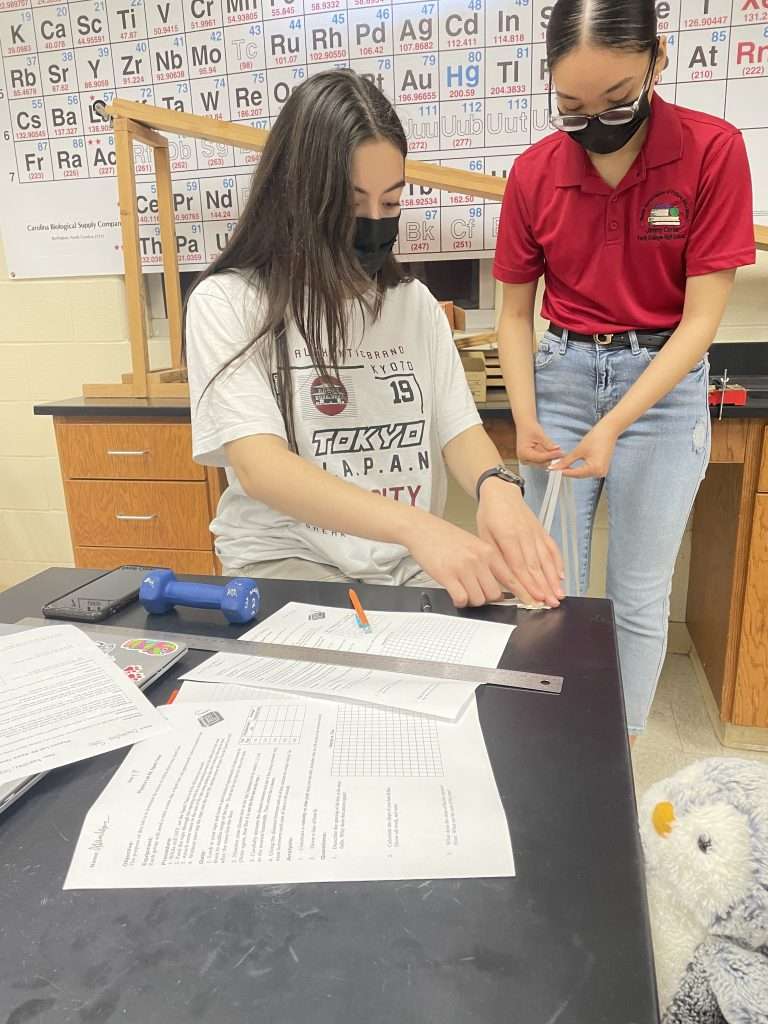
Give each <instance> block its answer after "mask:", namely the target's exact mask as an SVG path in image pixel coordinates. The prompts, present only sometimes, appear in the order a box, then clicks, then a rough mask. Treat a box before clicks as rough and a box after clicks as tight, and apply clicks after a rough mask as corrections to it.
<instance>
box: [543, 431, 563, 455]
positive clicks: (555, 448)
mask: <svg viewBox="0 0 768 1024" xmlns="http://www.w3.org/2000/svg"><path fill="white" fill-rule="evenodd" d="M541 444H542V445H543V446H544V447H545V448H546V449H547V451H549V452H561V451H562V450H563V449H562V448H561V447H560V445H559V444H556V443H555V442H554V441H553V440H552V438H551V437H549V436H548V435H547V434H542V435H541Z"/></svg>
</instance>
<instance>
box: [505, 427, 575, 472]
mask: <svg viewBox="0 0 768 1024" xmlns="http://www.w3.org/2000/svg"><path fill="white" fill-rule="evenodd" d="M563 454H564V453H563V450H562V448H561V447H560V445H558V444H555V442H554V441H553V440H552V438H551V437H548V436H547V435H546V434H545V433H544V430H543V429H542V427H541V424H540V423H538V422H536V421H534V422H533V423H530V424H523V425H521V426H518V427H517V458H518V461H519V462H522V463H524V464H527V465H532V466H540V465H546V464H548V463H550V462H552V460H553V459H559V458H561V457H562V456H563Z"/></svg>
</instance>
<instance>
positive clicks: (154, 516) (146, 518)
mask: <svg viewBox="0 0 768 1024" xmlns="http://www.w3.org/2000/svg"><path fill="white" fill-rule="evenodd" d="M159 518H160V517H159V516H158V514H157V512H153V513H152V515H149V516H126V515H123V514H122V513H120V512H116V513H115V519H122V520H131V521H133V522H141V523H148V522H149V521H150V519H159Z"/></svg>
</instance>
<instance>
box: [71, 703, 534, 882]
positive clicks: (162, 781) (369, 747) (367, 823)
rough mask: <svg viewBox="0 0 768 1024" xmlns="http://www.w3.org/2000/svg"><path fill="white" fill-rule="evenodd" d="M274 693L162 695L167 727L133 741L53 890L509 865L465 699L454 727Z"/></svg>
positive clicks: (466, 872)
mask: <svg viewBox="0 0 768 1024" xmlns="http://www.w3.org/2000/svg"><path fill="white" fill-rule="evenodd" d="M185 685H187V684H185ZM182 692H183V690H182ZM276 696H277V697H278V700H276V701H274V702H270V698H269V696H267V697H265V698H264V699H263V700H261V701H259V702H253V701H239V700H233V701H227V700H223V701H219V702H211V703H176V704H173V705H172V706H170V707H167V708H164V709H163V714H164V715H166V717H167V719H168V721H169V722H170V723H171V724H172V726H173V730H172V732H170V733H169V734H168V735H166V736H162V737H158V738H157V739H152V740H148V741H147V742H145V743H140V744H138V745H137V746H135V747H134V748H133V750H131V751H130V753H129V754H128V756H127V757H126V759H125V761H124V762H123V764H122V765H121V767H120V768H119V769H118V770H117V772H116V773H115V775H114V776H113V778H112V780H111V782H110V783H109V784H108V785H107V787H106V788H105V790H104V791H103V793H102V794H101V796H100V797H99V799H98V800H97V801H96V803H95V804H94V805H93V807H92V808H91V810H90V811H89V812H88V814H87V816H86V819H85V823H84V825H83V829H82V832H81V834H80V837H79V839H78V842H77V846H76V848H75V853H74V856H73V859H72V863H71V865H70V869H69V872H68V874H67V878H66V881H65V884H64V888H65V889H102V888H107V889H110V888H120V889H126V888H161V887H181V886H196V885H206V886H207V885H257V884H270V883H288V884H293V883H298V882H322V881H326V882H338V881H355V880H357V881H370V880H377V879H409V878H424V879H435V878H466V877H491V876H511V875H514V860H513V855H512V847H511V843H510V838H509V830H508V827H507V820H506V816H505V814H504V810H503V807H502V804H501V800H500V797H499V794H498V790H497V788H496V784H495V781H494V778H493V772H492V770H491V765H490V761H489V759H488V754H487V751H486V749H485V742H484V740H483V734H482V731H481V728H480V721H479V718H478V714H477V706H476V703H475V702H474V701H472V703H471V705H470V707H469V708H468V709H467V711H466V713H465V714H464V715H463V717H462V718H461V719H460V720H459V721H458V722H457V723H450V724H449V723H445V722H441V721H439V720H437V719H434V718H427V717H425V716H423V715H411V714H407V713H404V712H397V711H385V710H383V709H381V708H374V707H368V706H364V705H360V704H349V703H331V702H330V701H317V700H299V699H290V700H288V699H286V698H285V696H284V695H283V694H278V695H276Z"/></svg>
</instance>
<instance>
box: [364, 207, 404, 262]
mask: <svg viewBox="0 0 768 1024" xmlns="http://www.w3.org/2000/svg"><path fill="white" fill-rule="evenodd" d="M399 226H400V214H399V213H398V215H397V216H396V217H382V218H381V219H380V220H372V219H371V218H370V217H356V218H355V256H357V258H358V261H359V262H360V266H361V267H362V268H363V270H364V271H365V272H366V274H368V276H369V277H376V275H377V274H378V272H379V271H380V270H381V268H382V267H383V266H384V264H385V263H386V260H387V257H388V256H389V254H390V253H391V252H392V247H393V246H394V244H395V240H396V238H397V231H398V228H399Z"/></svg>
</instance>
